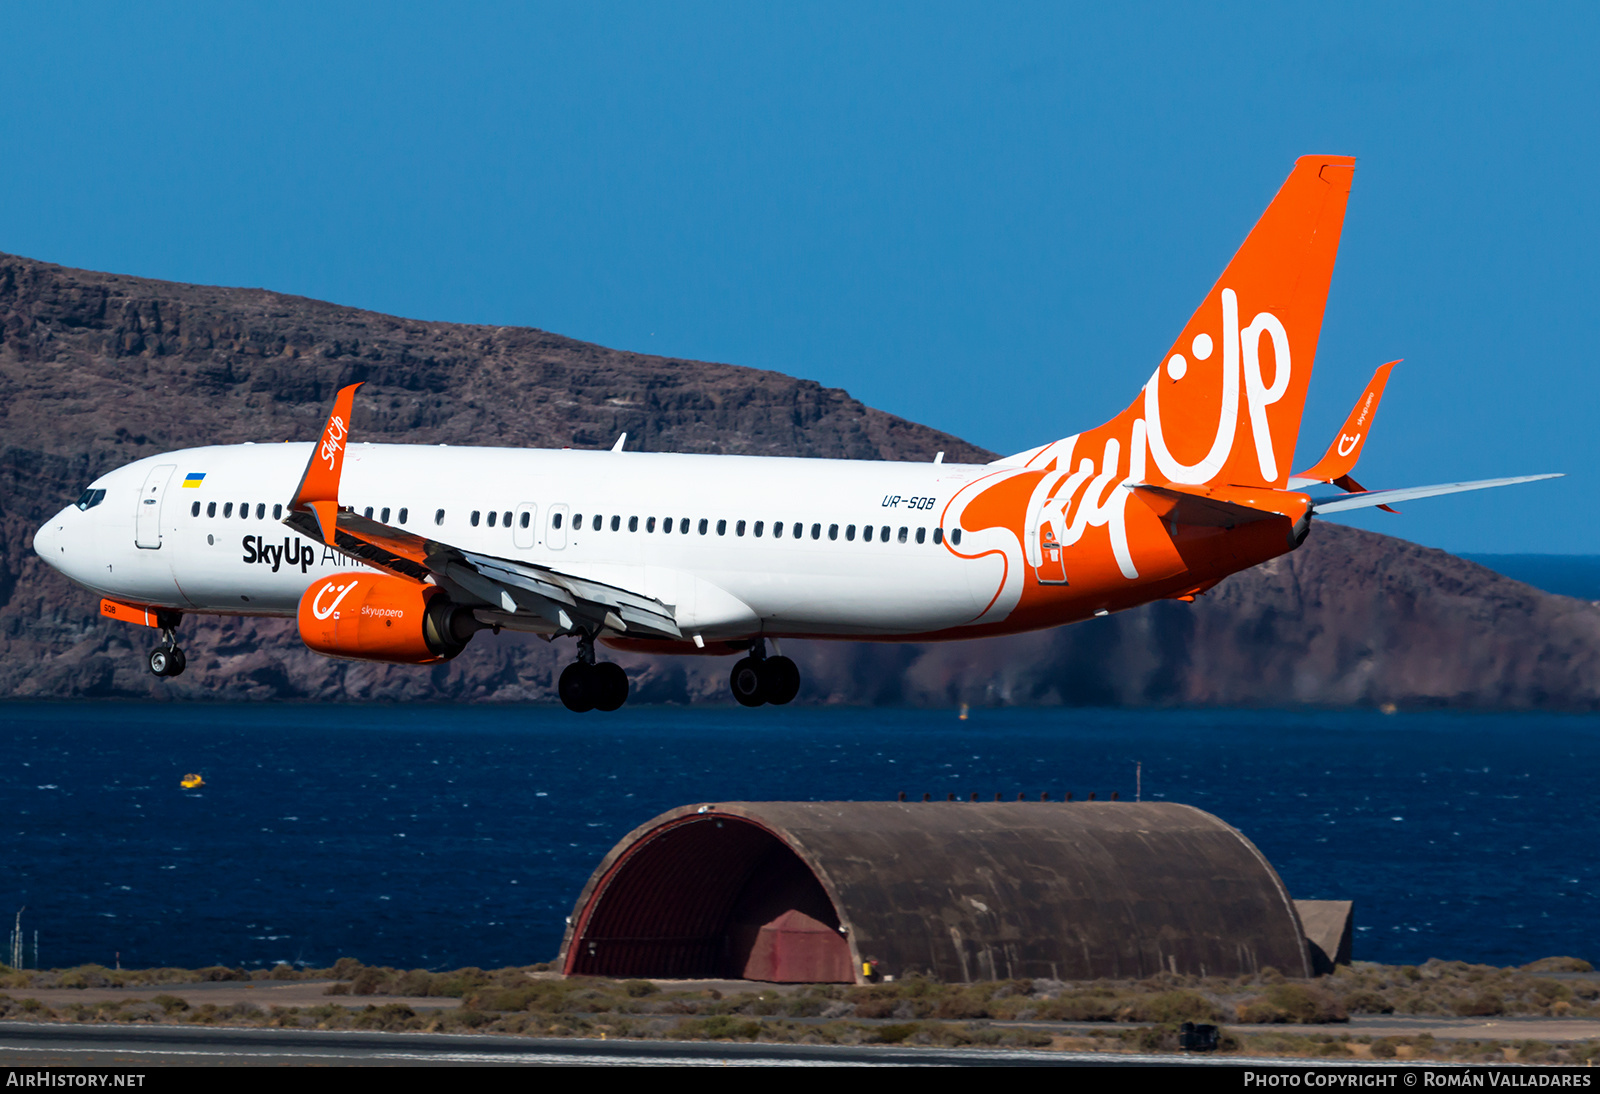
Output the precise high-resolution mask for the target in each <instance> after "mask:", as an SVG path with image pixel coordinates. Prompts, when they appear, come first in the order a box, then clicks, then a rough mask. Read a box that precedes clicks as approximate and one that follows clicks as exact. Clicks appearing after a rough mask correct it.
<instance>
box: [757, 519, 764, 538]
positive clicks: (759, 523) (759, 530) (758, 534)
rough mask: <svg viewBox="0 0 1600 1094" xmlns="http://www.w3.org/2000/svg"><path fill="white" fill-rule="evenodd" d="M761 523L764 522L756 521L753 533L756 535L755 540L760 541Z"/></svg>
mask: <svg viewBox="0 0 1600 1094" xmlns="http://www.w3.org/2000/svg"><path fill="white" fill-rule="evenodd" d="M763 523H764V522H762V521H759V520H758V521H756V526H755V533H756V538H757V539H760V538H761V526H762V524H763Z"/></svg>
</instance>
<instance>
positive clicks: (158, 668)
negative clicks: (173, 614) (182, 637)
mask: <svg viewBox="0 0 1600 1094" xmlns="http://www.w3.org/2000/svg"><path fill="white" fill-rule="evenodd" d="M177 630H178V624H177V622H176V621H174V622H172V623H171V624H170V625H168V626H163V627H162V628H161V645H159V646H157V647H156V648H155V649H153V650H151V651H150V671H151V673H153V674H154V675H156V676H178V675H181V674H182V673H183V668H184V666H185V665H187V664H188V663H189V660H188V658H186V657H184V656H183V651H182V650H181V649H179V648H178V635H177Z"/></svg>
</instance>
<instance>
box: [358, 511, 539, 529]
mask: <svg viewBox="0 0 1600 1094" xmlns="http://www.w3.org/2000/svg"><path fill="white" fill-rule="evenodd" d="M367 515H368V516H371V515H372V510H371V509H368V510H367ZM499 517H500V514H499V513H496V512H495V511H494V510H493V509H491V510H489V527H490V528H493V527H494V522H495V521H496V520H498V519H499ZM556 527H557V528H560V527H561V514H560V513H557V514H556Z"/></svg>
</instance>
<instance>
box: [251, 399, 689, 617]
mask: <svg viewBox="0 0 1600 1094" xmlns="http://www.w3.org/2000/svg"><path fill="white" fill-rule="evenodd" d="M360 386H361V385H359V384H352V385H351V386H349V387H347V388H345V389H344V390H342V391H340V392H339V395H338V398H337V399H335V401H334V408H333V413H332V414H330V415H329V417H328V425H327V427H326V428H325V429H324V430H323V439H322V443H321V444H320V445H319V447H318V448H317V449H316V450H315V451H313V452H312V454H311V460H310V462H309V464H308V466H307V469H306V473H305V476H304V477H303V478H302V479H301V482H300V486H299V488H298V489H297V490H296V494H295V498H294V501H293V502H292V503H291V504H290V505H289V511H288V515H286V516H285V517H284V519H283V523H284V524H286V525H288V526H289V527H290V528H292V529H294V531H296V532H298V533H299V534H300V535H302V536H305V537H306V538H307V539H311V540H314V541H316V542H318V543H322V544H325V545H327V546H329V547H332V548H334V549H335V550H337V551H339V552H340V553H342V554H344V555H347V556H349V557H350V558H353V559H357V560H359V561H361V562H365V563H366V564H367V565H369V566H373V567H375V568H377V569H379V570H383V571H385V572H386V573H390V574H394V575H396V576H399V577H405V578H409V579H411V580H412V581H418V582H429V583H431V584H436V585H439V586H441V587H443V588H445V589H446V590H447V591H449V592H450V593H451V594H452V598H453V599H458V600H460V601H461V602H462V603H466V604H470V603H471V602H472V601H474V600H477V601H481V602H482V603H483V604H484V605H486V606H487V609H488V611H489V612H490V613H492V616H493V618H491V619H490V620H487V621H490V622H495V623H497V624H499V623H503V624H505V625H509V626H516V624H517V623H519V622H525V623H532V624H535V627H534V628H532V629H539V630H543V631H548V632H550V633H556V634H566V633H574V632H576V631H579V630H586V631H590V632H597V631H601V630H606V631H610V632H612V633H614V634H621V635H626V636H628V637H632V638H673V639H681V638H682V637H683V632H682V631H680V630H679V629H678V624H677V622H676V620H675V619H674V617H673V612H672V609H671V608H670V607H668V606H667V605H666V604H663V603H662V602H661V601H659V600H657V599H655V598H654V597H649V596H645V595H643V594H642V593H636V592H633V591H632V590H629V589H624V588H621V587H619V586H616V585H608V584H606V583H605V582H603V581H594V580H592V579H589V578H584V577H578V576H576V575H574V574H567V573H562V572H561V571H560V570H556V569H553V568H551V567H549V566H542V565H538V564H536V563H531V562H522V561H519V560H516V559H509V558H498V557H496V556H494V555H486V554H480V553H478V552H476V551H469V550H466V549H464V548H460V547H456V546H454V545H452V544H449V543H445V542H443V541H441V540H436V539H429V538H427V537H426V536H419V535H417V534H416V533H414V532H408V531H406V530H405V529H403V528H395V527H393V526H391V525H388V524H383V523H381V522H379V521H375V520H373V519H371V518H370V517H364V516H361V515H360V514H358V513H356V512H354V511H352V510H350V509H342V508H340V507H339V504H338V487H339V477H340V473H341V472H342V470H343V464H344V440H345V437H346V436H347V435H348V425H347V423H348V422H349V420H350V409H351V404H352V401H353V399H354V396H355V389H356V388H357V387H360Z"/></svg>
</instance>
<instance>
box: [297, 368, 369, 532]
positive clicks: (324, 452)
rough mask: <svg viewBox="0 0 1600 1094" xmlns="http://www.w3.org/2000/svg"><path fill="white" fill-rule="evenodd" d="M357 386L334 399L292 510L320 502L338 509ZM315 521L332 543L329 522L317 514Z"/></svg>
mask: <svg viewBox="0 0 1600 1094" xmlns="http://www.w3.org/2000/svg"><path fill="white" fill-rule="evenodd" d="M360 386H361V384H359V383H355V384H351V385H350V386H349V387H346V388H341V389H340V390H339V394H338V395H336V396H335V397H334V400H333V412H332V413H331V414H329V415H328V424H327V425H325V426H323V427H322V439H321V441H320V442H319V443H318V445H317V447H316V450H315V451H313V452H312V453H311V459H310V460H308V461H307V462H306V473H305V474H304V475H303V476H301V479H300V486H299V488H298V489H297V490H295V494H294V502H293V508H295V509H300V510H305V509H307V508H311V507H312V503H313V502H319V501H327V502H333V503H334V505H335V507H337V505H338V501H339V476H340V474H342V473H343V471H344V452H345V448H346V444H347V441H348V438H349V436H350V410H351V407H352V406H353V404H354V403H355V397H356V388H358V387H360ZM317 520H318V522H319V523H321V524H322V526H323V534H324V535H325V536H326V537H327V539H328V542H329V543H332V542H333V524H332V522H331V521H324V520H323V518H322V515H321V513H320V512H318V515H317Z"/></svg>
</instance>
